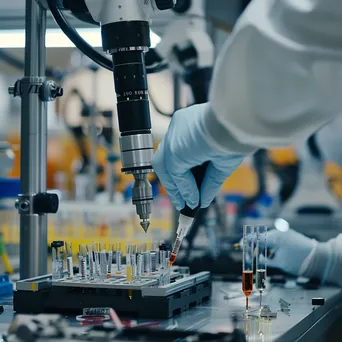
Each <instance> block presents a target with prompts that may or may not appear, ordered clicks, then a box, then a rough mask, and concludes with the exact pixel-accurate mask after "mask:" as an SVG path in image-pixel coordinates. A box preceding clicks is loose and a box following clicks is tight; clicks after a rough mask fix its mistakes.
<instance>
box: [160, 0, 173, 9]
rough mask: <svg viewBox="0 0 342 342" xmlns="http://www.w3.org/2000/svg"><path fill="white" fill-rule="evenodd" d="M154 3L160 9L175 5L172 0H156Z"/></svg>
mask: <svg viewBox="0 0 342 342" xmlns="http://www.w3.org/2000/svg"><path fill="white" fill-rule="evenodd" d="M156 5H157V7H158V9H159V10H160V11H165V10H168V9H171V8H173V7H174V6H175V3H174V1H173V0H156Z"/></svg>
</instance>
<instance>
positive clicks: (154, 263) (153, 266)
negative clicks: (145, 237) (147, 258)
mask: <svg viewBox="0 0 342 342" xmlns="http://www.w3.org/2000/svg"><path fill="white" fill-rule="evenodd" d="M150 255H151V272H157V270H158V268H159V267H158V266H159V265H158V263H159V253H158V252H157V245H156V243H155V242H153V243H152V245H151V253H150ZM157 259H158V260H157Z"/></svg>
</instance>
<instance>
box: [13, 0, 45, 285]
mask: <svg viewBox="0 0 342 342" xmlns="http://www.w3.org/2000/svg"><path fill="white" fill-rule="evenodd" d="M45 30H46V11H45V9H43V8H42V7H41V6H40V5H39V4H38V3H37V2H36V0H26V43H25V77H24V79H23V80H22V89H23V91H22V104H21V176H20V180H21V194H23V195H29V196H32V195H34V194H37V193H41V192H45V191H46V149H47V148H46V146H47V113H46V104H44V103H42V101H41V100H40V98H39V94H38V93H37V91H33V89H34V87H33V88H32V84H39V83H40V82H41V80H42V77H44V76H45ZM46 273H47V215H36V214H33V213H32V209H30V211H29V212H28V213H25V214H21V215H20V278H21V279H25V278H30V277H35V276H39V275H42V274H46Z"/></svg>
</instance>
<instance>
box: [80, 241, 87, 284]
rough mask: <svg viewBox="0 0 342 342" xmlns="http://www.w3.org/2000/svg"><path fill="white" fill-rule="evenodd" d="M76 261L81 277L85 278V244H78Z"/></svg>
mask: <svg viewBox="0 0 342 342" xmlns="http://www.w3.org/2000/svg"><path fill="white" fill-rule="evenodd" d="M78 262H79V267H80V273H81V277H82V279H83V280H84V279H87V248H86V245H79V251H78Z"/></svg>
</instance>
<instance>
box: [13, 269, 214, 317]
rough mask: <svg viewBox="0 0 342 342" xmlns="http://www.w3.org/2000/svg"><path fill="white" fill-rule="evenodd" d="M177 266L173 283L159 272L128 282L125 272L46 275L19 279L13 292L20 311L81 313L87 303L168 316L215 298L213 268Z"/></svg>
mask: <svg viewBox="0 0 342 342" xmlns="http://www.w3.org/2000/svg"><path fill="white" fill-rule="evenodd" d="M177 270H179V268H177V267H176V268H175V270H172V272H171V283H169V284H167V285H162V286H159V282H158V274H155V275H151V276H149V277H143V278H142V279H141V280H140V281H136V282H134V283H128V282H127V279H126V277H125V276H121V275H114V276H112V277H111V278H110V279H105V280H89V279H85V280H83V279H82V278H81V277H80V276H79V275H76V276H75V277H73V279H67V278H63V279H60V280H52V275H46V276H41V277H36V278H31V279H26V280H21V281H18V282H17V283H16V290H15V291H14V295H13V297H14V298H13V302H14V311H16V312H17V313H26V314H36V313H60V314H71V313H74V314H81V313H82V310H83V309H84V308H86V307H112V308H113V309H114V310H116V311H117V312H118V313H119V314H123V315H130V316H134V317H137V318H152V319H167V318H170V317H173V316H175V315H178V314H181V313H182V312H184V311H186V310H188V309H189V308H191V307H195V306H198V305H200V304H201V303H203V302H206V301H208V300H209V299H210V298H211V275H210V272H200V273H197V274H193V275H188V276H184V275H182V274H181V272H178V271H177ZM156 273H158V272H156Z"/></svg>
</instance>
